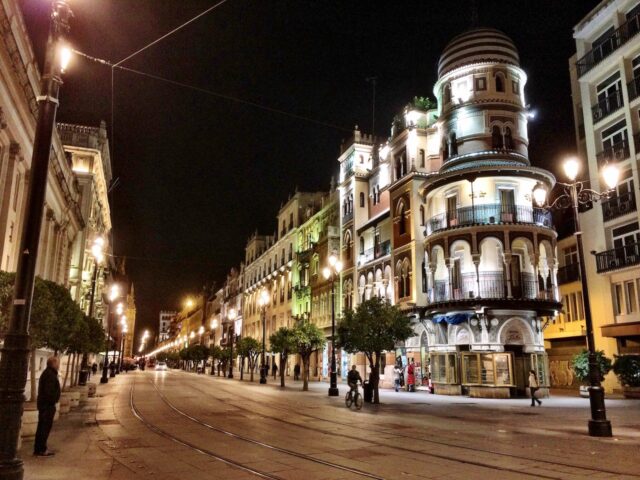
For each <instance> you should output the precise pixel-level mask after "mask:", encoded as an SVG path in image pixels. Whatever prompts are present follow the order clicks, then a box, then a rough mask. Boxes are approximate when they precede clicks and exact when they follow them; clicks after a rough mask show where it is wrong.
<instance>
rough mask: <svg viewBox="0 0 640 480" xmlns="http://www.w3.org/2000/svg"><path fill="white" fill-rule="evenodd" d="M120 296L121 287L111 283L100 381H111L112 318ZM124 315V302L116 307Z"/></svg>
mask: <svg viewBox="0 0 640 480" xmlns="http://www.w3.org/2000/svg"><path fill="white" fill-rule="evenodd" d="M119 296H120V287H119V286H118V285H117V284H115V283H114V284H113V285H111V288H110V290H109V315H108V316H107V332H106V333H107V335H106V339H105V345H104V360H103V362H102V377H100V383H109V348H111V319H112V318H113V314H114V312H113V302H114V301H115V300H116V299H117V298H118V297H119ZM118 311H120V313H119V315H122V304H121V303H119V304H118V306H117V307H116V312H118Z"/></svg>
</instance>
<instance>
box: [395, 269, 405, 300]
mask: <svg viewBox="0 0 640 480" xmlns="http://www.w3.org/2000/svg"><path fill="white" fill-rule="evenodd" d="M396 278H397V280H398V288H397V291H398V300H399V299H401V298H404V297H405V294H404V281H403V280H402V264H401V263H400V262H398V263H397V264H396Z"/></svg>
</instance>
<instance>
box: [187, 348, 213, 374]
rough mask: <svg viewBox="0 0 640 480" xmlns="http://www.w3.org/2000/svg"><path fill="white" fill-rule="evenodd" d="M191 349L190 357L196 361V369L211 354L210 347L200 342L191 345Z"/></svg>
mask: <svg viewBox="0 0 640 480" xmlns="http://www.w3.org/2000/svg"><path fill="white" fill-rule="evenodd" d="M189 350H190V357H191V358H190V360H193V361H194V362H196V369H197V367H198V365H200V362H202V361H204V360H206V359H207V357H208V356H209V349H208V348H207V347H205V346H204V345H200V344H196V345H191V346H190V347H189Z"/></svg>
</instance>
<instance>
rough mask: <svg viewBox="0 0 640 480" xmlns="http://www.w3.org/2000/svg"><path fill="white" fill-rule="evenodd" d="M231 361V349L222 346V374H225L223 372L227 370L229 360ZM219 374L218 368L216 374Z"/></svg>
mask: <svg viewBox="0 0 640 480" xmlns="http://www.w3.org/2000/svg"><path fill="white" fill-rule="evenodd" d="M230 361H231V349H230V348H229V347H224V348H223V349H221V351H220V363H221V366H222V376H225V372H226V371H227V367H228V366H229V362H230ZM219 374H220V370H218V375H219Z"/></svg>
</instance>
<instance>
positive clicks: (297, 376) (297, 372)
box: [293, 363, 300, 380]
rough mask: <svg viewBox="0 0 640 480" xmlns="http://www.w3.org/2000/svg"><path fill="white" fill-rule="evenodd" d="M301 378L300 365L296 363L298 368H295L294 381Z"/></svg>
mask: <svg viewBox="0 0 640 480" xmlns="http://www.w3.org/2000/svg"><path fill="white" fill-rule="evenodd" d="M299 378H300V364H299V363H296V366H295V367H293V379H294V380H298V379H299Z"/></svg>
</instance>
